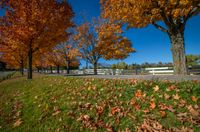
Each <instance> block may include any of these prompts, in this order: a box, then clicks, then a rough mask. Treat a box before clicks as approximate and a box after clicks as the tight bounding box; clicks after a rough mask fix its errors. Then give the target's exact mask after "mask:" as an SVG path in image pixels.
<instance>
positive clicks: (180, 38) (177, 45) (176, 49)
mask: <svg viewBox="0 0 200 132" xmlns="http://www.w3.org/2000/svg"><path fill="white" fill-rule="evenodd" d="M170 40H171V44H172V45H171V51H172V55H173V63H174V74H175V75H187V67H186V57H185V43H184V33H181V32H177V33H173V34H170Z"/></svg>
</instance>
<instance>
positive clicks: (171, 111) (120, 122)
mask: <svg viewBox="0 0 200 132" xmlns="http://www.w3.org/2000/svg"><path fill="white" fill-rule="evenodd" d="M156 85H157V88H158V89H156V88H155V87H156ZM192 97H193V99H192ZM0 101H1V103H0V131H91V130H92V131H111V130H112V131H118V130H120V131H123V130H124V131H125V130H127V131H128V130H131V131H139V130H142V131H143V130H147V129H148V130H171V131H178V130H180V131H183V129H187V130H189V129H193V130H194V131H199V130H200V118H199V117H200V115H199V112H200V108H199V107H200V83H199V82H195V81H190V82H189V81H188V82H179V83H174V82H168V81H165V82H159V81H154V82H153V81H140V82H138V81H136V80H118V79H114V80H107V79H93V78H73V77H50V76H44V75H36V76H34V79H33V80H26V79H25V78H23V77H18V78H13V79H9V80H5V81H3V82H1V83H0ZM152 103H155V106H154V107H152V106H150V105H151V104H152ZM161 113H164V114H161Z"/></svg>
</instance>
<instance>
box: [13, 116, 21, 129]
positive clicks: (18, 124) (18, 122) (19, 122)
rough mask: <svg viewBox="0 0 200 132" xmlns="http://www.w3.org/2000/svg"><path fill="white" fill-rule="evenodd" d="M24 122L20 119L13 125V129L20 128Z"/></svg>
mask: <svg viewBox="0 0 200 132" xmlns="http://www.w3.org/2000/svg"><path fill="white" fill-rule="evenodd" d="M22 122H23V121H22V120H21V118H20V119H18V120H17V121H16V122H15V123H14V124H13V127H18V126H20V125H21V124H22Z"/></svg>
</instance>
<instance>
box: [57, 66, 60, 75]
mask: <svg viewBox="0 0 200 132" xmlns="http://www.w3.org/2000/svg"><path fill="white" fill-rule="evenodd" d="M57 73H58V74H60V66H59V65H57Z"/></svg>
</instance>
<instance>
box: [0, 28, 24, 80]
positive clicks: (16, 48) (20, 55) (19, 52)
mask: <svg viewBox="0 0 200 132" xmlns="http://www.w3.org/2000/svg"><path fill="white" fill-rule="evenodd" d="M5 34H6V35H8V33H7V32H5V31H4V32H2V31H0V38H3V39H0V52H1V53H2V60H3V61H4V62H5V63H6V64H7V65H8V66H9V67H11V68H16V69H17V68H19V69H20V72H21V74H22V76H23V75H24V66H25V64H26V59H27V55H26V49H25V47H24V46H23V44H22V43H21V42H20V41H18V39H11V38H12V37H13V38H14V36H13V35H12V34H10V35H9V37H6V35H5ZM5 42H6V43H5Z"/></svg>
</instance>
